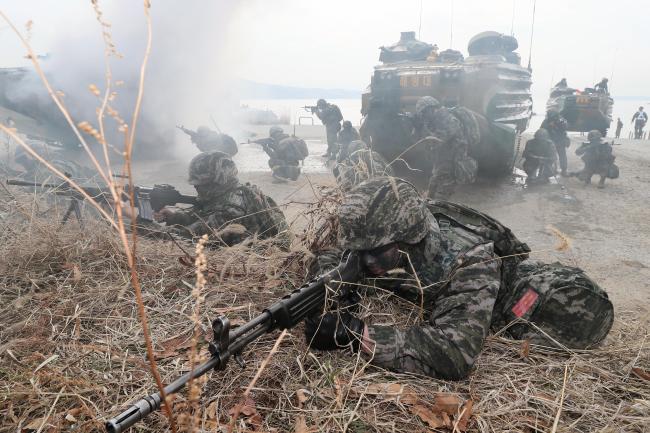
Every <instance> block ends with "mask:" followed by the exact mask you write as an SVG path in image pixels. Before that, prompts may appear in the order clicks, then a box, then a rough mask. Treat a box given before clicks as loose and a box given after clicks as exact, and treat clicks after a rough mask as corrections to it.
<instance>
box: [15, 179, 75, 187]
mask: <svg viewBox="0 0 650 433" xmlns="http://www.w3.org/2000/svg"><path fill="white" fill-rule="evenodd" d="M7 185H15V186H38V187H41V188H61V187H64V186H66V185H65V184H60V185H54V184H51V183H35V182H25V181H24V180H17V179H8V180H7Z"/></svg>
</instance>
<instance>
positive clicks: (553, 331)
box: [305, 177, 614, 380]
mask: <svg viewBox="0 0 650 433" xmlns="http://www.w3.org/2000/svg"><path fill="white" fill-rule="evenodd" d="M342 251H350V252H352V253H354V254H358V255H359V257H360V260H361V263H362V265H363V268H364V269H363V273H362V274H361V275H360V276H361V277H362V278H364V279H363V280H361V281H360V282H356V283H355V285H354V286H355V287H358V288H361V290H365V291H366V294H367V295H368V296H372V294H373V291H374V290H377V291H378V290H381V291H382V292H384V293H387V292H388V293H393V294H394V295H395V296H399V297H401V298H405V299H406V300H407V301H409V304H410V305H412V306H413V307H412V308H413V309H417V310H418V311H419V314H421V315H422V316H423V319H422V320H421V321H420V322H419V323H418V324H416V325H413V326H411V327H408V328H406V329H405V328H404V327H403V326H400V324H399V323H397V324H386V325H379V324H373V323H372V322H371V321H368V320H367V319H363V317H357V314H358V313H359V310H360V309H359V308H358V303H357V302H358V294H356V296H355V292H354V291H353V290H348V291H347V296H345V297H340V298H339V302H338V306H339V310H338V311H334V312H327V313H325V314H323V313H322V310H320V309H319V310H318V312H317V313H316V314H315V315H314V316H313V317H311V318H309V319H307V320H306V321H305V337H306V341H307V343H308V344H310V346H311V347H312V348H315V349H320V350H335V349H339V348H350V349H352V351H354V352H359V351H361V352H362V353H364V354H365V355H367V356H368V357H371V362H372V363H373V364H376V365H378V366H380V367H382V368H387V369H390V370H395V371H398V372H405V373H415V374H420V375H426V376H431V377H436V378H440V379H451V380H458V379H462V378H464V377H466V376H467V375H468V374H469V373H470V370H471V368H472V366H473V364H474V362H475V360H476V358H477V357H478V355H479V353H480V352H481V350H482V347H483V343H484V340H485V338H486V336H487V334H488V331H489V330H490V328H492V329H494V330H500V329H501V328H503V327H505V326H507V325H509V327H508V331H507V332H508V333H509V334H510V336H512V337H513V338H516V339H522V340H523V339H529V340H531V342H533V343H534V344H542V345H546V346H549V345H550V346H553V345H554V344H557V343H554V342H558V343H559V344H561V345H563V346H566V347H571V348H585V347H589V346H591V345H593V344H596V343H598V342H600V341H602V340H603V339H604V338H605V336H606V335H607V333H608V332H609V329H610V328H611V325H612V323H613V314H614V313H613V307H612V304H611V302H610V301H609V300H608V299H607V294H606V293H605V291H604V290H602V289H601V288H600V287H599V286H598V285H597V284H596V283H594V282H593V281H592V280H590V279H589V277H588V276H586V275H585V274H584V272H583V271H582V270H580V269H578V268H572V267H568V266H563V265H561V264H559V263H553V264H543V263H540V262H537V261H532V260H526V258H527V256H528V254H527V253H528V252H530V249H529V248H528V246H527V245H526V244H524V243H522V242H521V241H519V240H518V239H517V238H516V237H515V236H514V234H512V232H511V231H510V230H509V229H508V228H507V227H505V226H503V225H502V224H501V223H499V222H498V221H497V220H495V219H494V218H491V217H490V216H488V215H485V214H482V213H480V212H478V211H476V210H474V209H471V208H468V207H465V206H461V205H457V204H454V203H449V202H438V201H426V200H423V199H422V198H421V197H420V196H419V194H418V192H417V191H416V189H415V187H413V185H411V184H409V183H408V182H406V181H404V180H402V179H397V178H386V177H383V178H374V179H370V180H368V181H365V182H363V183H361V184H359V185H357V186H355V187H354V188H352V189H351V190H350V191H349V192H348V193H347V194H346V196H345V198H344V199H343V203H342V204H341V206H340V207H339V232H338V249H336V250H330V251H328V252H323V253H321V255H320V256H319V257H318V265H319V267H320V270H321V271H323V270H326V269H331V268H332V267H333V266H336V265H338V264H339V263H341V262H342V261H344V260H345V255H344V254H343V253H342ZM355 281H356V280H355ZM341 288H343V289H344V290H345V288H346V287H345V286H344V287H340V288H339V290H340V289H341ZM348 288H349V287H348ZM557 288H566V289H568V291H567V292H564V293H560V292H562V290H560V291H556V290H557ZM332 289H333V290H336V289H337V288H336V286H332ZM355 298H357V299H356V301H357V302H355ZM355 304H356V306H355ZM341 306H344V308H343V309H342V308H341ZM407 308H408V307H407ZM413 313H415V311H414V312H413ZM518 319H523V327H521V326H520V324H522V321H521V320H518ZM517 322H519V324H518V323H517ZM529 322H530V323H533V324H534V325H535V326H532V325H528V323H529ZM549 337H550V338H549Z"/></svg>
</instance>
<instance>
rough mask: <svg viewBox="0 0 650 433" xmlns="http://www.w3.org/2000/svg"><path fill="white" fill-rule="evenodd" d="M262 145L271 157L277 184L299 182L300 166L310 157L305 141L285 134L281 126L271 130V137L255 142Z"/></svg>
mask: <svg viewBox="0 0 650 433" xmlns="http://www.w3.org/2000/svg"><path fill="white" fill-rule="evenodd" d="M253 143H257V144H261V145H262V148H263V149H264V152H266V154H267V155H269V167H271V171H272V172H273V178H274V179H275V182H276V183H277V182H287V181H288V180H297V179H298V176H300V164H302V162H303V161H304V159H305V158H307V156H308V155H309V151H308V149H307V144H306V143H305V141H304V140H302V139H300V138H298V137H294V136H291V135H288V134H285V133H284V130H283V129H282V128H280V127H279V126H272V127H271V128H270V129H269V137H268V138H261V139H259V140H255V141H253Z"/></svg>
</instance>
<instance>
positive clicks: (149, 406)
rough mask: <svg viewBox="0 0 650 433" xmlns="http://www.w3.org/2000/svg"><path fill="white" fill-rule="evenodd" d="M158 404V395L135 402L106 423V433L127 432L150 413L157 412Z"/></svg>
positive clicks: (159, 400)
mask: <svg viewBox="0 0 650 433" xmlns="http://www.w3.org/2000/svg"><path fill="white" fill-rule="evenodd" d="M160 402H161V399H160V394H158V393H156V394H152V395H149V396H147V397H145V398H143V399H141V400H139V401H137V402H136V403H135V404H134V405H132V406H131V407H129V408H128V409H127V410H125V411H124V412H122V413H121V414H119V415H118V416H116V417H115V418H111V419H109V420H108V421H106V424H105V426H106V431H107V432H108V433H122V432H123V431H125V430H128V429H129V428H130V427H131V426H132V425H133V424H135V423H136V422H138V421H140V420H142V419H144V418H145V417H146V416H147V415H149V414H150V413H151V412H154V411H156V410H158V408H160Z"/></svg>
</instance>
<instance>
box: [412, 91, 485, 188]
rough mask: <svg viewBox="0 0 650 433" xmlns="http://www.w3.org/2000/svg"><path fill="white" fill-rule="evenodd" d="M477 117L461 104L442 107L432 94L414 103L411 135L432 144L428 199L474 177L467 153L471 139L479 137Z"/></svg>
mask: <svg viewBox="0 0 650 433" xmlns="http://www.w3.org/2000/svg"><path fill="white" fill-rule="evenodd" d="M476 116H477V114H476V113H474V112H472V111H470V110H468V109H466V108H463V107H457V108H454V109H452V110H450V109H448V108H447V107H443V106H442V105H441V104H440V102H438V100H437V99H435V98H433V97H431V96H423V97H421V98H420V99H418V101H417V103H416V104H415V116H414V118H413V126H414V128H413V138H414V140H416V141H422V142H425V143H428V144H429V145H430V147H431V160H432V165H433V167H432V171H431V178H430V179H429V185H428V188H427V191H428V195H429V197H430V198H437V199H442V200H446V199H448V198H449V197H450V196H451V195H452V194H453V192H454V190H455V188H456V185H457V184H464V183H473V182H474V180H475V179H476V172H477V169H478V165H477V163H476V160H474V159H473V158H472V157H470V156H469V155H468V151H469V147H470V142H472V141H474V140H478V125H477V124H476V121H475V118H476Z"/></svg>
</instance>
